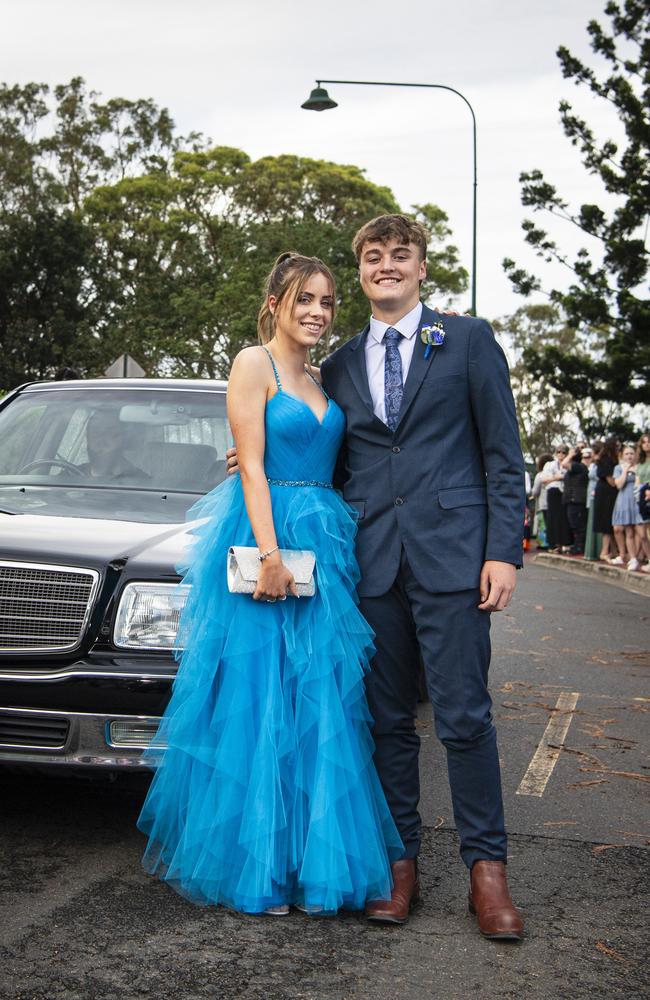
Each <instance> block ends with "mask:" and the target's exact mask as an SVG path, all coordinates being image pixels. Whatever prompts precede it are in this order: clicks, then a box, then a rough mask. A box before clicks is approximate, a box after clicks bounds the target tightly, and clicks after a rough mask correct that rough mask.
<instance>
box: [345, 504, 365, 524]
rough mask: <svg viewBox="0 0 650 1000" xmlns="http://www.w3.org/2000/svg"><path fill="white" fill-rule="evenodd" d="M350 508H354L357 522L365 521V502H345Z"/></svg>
mask: <svg viewBox="0 0 650 1000" xmlns="http://www.w3.org/2000/svg"><path fill="white" fill-rule="evenodd" d="M345 502H346V503H347V504H348V505H349V506H350V507H352V508H354V510H355V511H356V514H357V521H361V520H363V518H364V517H365V515H366V501H365V500H347V499H346V501H345Z"/></svg>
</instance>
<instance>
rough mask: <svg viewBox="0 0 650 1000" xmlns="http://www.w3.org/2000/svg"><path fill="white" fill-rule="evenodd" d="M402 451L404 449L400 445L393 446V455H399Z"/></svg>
mask: <svg viewBox="0 0 650 1000" xmlns="http://www.w3.org/2000/svg"><path fill="white" fill-rule="evenodd" d="M401 450H402V449H401V448H400V447H399V446H398V445H396V444H395V445H393V448H392V451H393V455H399V453H400V451H401Z"/></svg>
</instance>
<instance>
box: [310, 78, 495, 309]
mask: <svg viewBox="0 0 650 1000" xmlns="http://www.w3.org/2000/svg"><path fill="white" fill-rule="evenodd" d="M323 83H334V84H345V85H348V84H350V85H353V86H357V87H425V88H427V89H430V90H450V91H451V93H452V94H457V95H458V97H460V99H461V100H462V101H464V102H465V104H466V105H467V107H468V108H469V110H470V114H471V116H472V138H473V145H474V181H473V187H472V309H471V312H472V316H476V185H477V175H476V116H475V114H474V108H473V107H472V105H471V104H470V103H469V101H468V100H467V98H466V97H465V95H464V94H461V92H460V90H456V89H455V88H454V87H448V86H447V85H446V84H444V83H392V82H387V81H385V80H317V81H316V87H315V88H314V90H312V92H311V94H310V95H309V97H308V98H307V100H306V101H305V102H304V104H301V105H300V106H301V107H302V108H304V109H305V110H306V111H329V110H330V108H336V107H338V104H337V103H336V101H333V100H332V98H331V97H330V96H329V94H328V93H327V91H326V90H325V88H324V87H322V86H321V84H323Z"/></svg>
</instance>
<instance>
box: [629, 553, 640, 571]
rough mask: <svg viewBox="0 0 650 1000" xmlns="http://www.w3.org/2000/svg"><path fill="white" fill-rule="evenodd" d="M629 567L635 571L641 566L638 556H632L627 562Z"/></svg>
mask: <svg viewBox="0 0 650 1000" xmlns="http://www.w3.org/2000/svg"><path fill="white" fill-rule="evenodd" d="M627 568H628V569H631V570H632V572H634V570H635V569H638V568H639V560H638V559H637V558H636V556H632V558H631V559H630V561H629V563H628V564H627Z"/></svg>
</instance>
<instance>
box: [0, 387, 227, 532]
mask: <svg viewBox="0 0 650 1000" xmlns="http://www.w3.org/2000/svg"><path fill="white" fill-rule="evenodd" d="M229 444H230V434H229V429H228V422H227V418H226V404H225V393H223V392H222V391H219V390H217V389H214V390H211V391H210V390H202V389H183V388H172V387H170V388H169V389H167V388H160V387H135V386H133V387H128V388H127V387H126V386H125V387H124V388H121V387H120V388H116V387H110V388H109V387H107V388H106V389H104V388H96V387H93V388H90V387H86V388H84V387H74V388H73V387H70V388H64V387H57V388H52V389H34V390H29V389H27V390H26V391H24V392H23V393H21V394H20V395H19V396H18V397H16V398H15V399H13V400H10V401H9V403H8V404H7V405H6V406H5V407H4V408H3V409H2V410H0V509H2V510H5V511H8V512H16V513H28V512H29V513H44V514H60V515H71V516H76V517H116V516H117V517H118V518H123V519H130V518H133V519H134V520H146V521H163V522H167V521H170V520H183V518H184V512H185V510H187V508H188V507H189V506H190V505H191V504H192V503H193V502H194V500H195V499H196V497H197V495H201V494H203V493H207V492H208V490H210V489H212V488H213V487H214V486H216V485H217V484H218V483H219V482H221V481H222V480H223V478H224V476H225V453H226V449H227V448H228V446H229Z"/></svg>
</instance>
